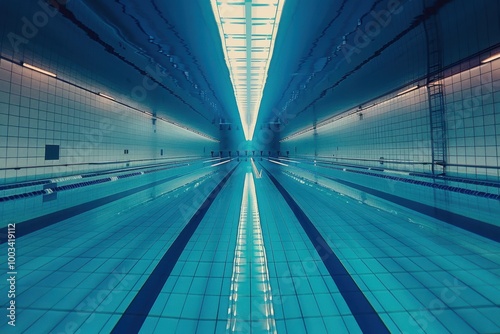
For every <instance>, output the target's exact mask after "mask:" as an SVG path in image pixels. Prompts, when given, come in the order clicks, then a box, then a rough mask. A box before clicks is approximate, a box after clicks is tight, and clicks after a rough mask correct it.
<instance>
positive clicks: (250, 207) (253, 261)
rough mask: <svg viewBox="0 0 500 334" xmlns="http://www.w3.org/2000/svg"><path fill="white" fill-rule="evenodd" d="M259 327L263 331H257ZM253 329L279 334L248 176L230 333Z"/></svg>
mask: <svg viewBox="0 0 500 334" xmlns="http://www.w3.org/2000/svg"><path fill="white" fill-rule="evenodd" d="M250 222H251V224H250ZM256 287H257V289H256ZM245 297H246V298H245ZM242 303H247V305H241V304H242ZM256 323H258V324H259V325H260V328H256V327H254V325H255V324H256ZM244 326H248V328H244ZM242 327H243V328H242ZM251 329H253V330H254V331H255V330H257V329H258V331H259V333H269V334H276V333H277V330H276V321H275V319H274V308H273V296H272V293H271V284H270V282H269V269H268V265H267V256H266V249H265V247H264V239H263V237H262V227H261V224H260V215H259V206H258V202H257V194H256V191H255V183H254V179H253V174H252V172H248V173H247V174H246V175H245V184H244V186H243V198H242V201H241V210H240V221H239V224H238V235H237V241H236V248H235V251H234V261H233V273H232V277H231V292H230V295H229V308H228V319H227V326H226V330H227V331H228V332H232V333H234V332H251Z"/></svg>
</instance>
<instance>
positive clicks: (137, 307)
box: [111, 165, 238, 334]
mask: <svg viewBox="0 0 500 334" xmlns="http://www.w3.org/2000/svg"><path fill="white" fill-rule="evenodd" d="M237 167H238V165H236V167H234V168H233V169H232V170H231V171H230V172H229V173H228V174H227V175H226V176H225V177H224V178H223V179H222V181H220V182H219V184H218V185H217V186H216V187H215V189H214V190H212V192H211V193H210V195H208V197H207V198H206V200H205V201H204V202H203V204H202V205H201V206H200V207H199V208H198V210H197V211H196V212H195V214H194V216H193V217H192V218H191V219H190V220H189V222H188V223H187V224H186V226H185V227H184V229H183V230H182V231H181V233H180V234H179V236H178V237H177V238H176V239H175V241H174V242H173V243H172V245H170V247H169V248H168V250H167V252H166V253H165V254H164V255H163V257H162V258H161V260H160V262H158V264H157V265H156V267H155V269H154V270H153V272H152V273H151V274H150V275H149V277H148V279H147V280H146V282H144V285H143V286H142V287H141V289H140V290H139V291H138V292H137V295H136V296H135V297H134V299H133V300H132V302H131V303H130V305H129V306H128V307H127V309H126V310H125V312H124V313H123V315H122V317H121V318H120V320H118V322H117V323H116V325H115V327H114V328H113V330H112V332H111V333H115V334H122V333H139V331H140V329H141V327H142V325H143V323H144V321H146V318H147V317H148V314H149V311H151V308H152V307H153V305H154V303H155V301H156V298H158V295H159V294H160V292H161V290H162V289H163V286H164V285H165V283H166V282H167V279H168V277H169V276H170V273H171V272H172V270H173V269H174V266H175V264H176V263H177V261H178V260H179V257H180V256H181V254H182V252H183V251H184V248H185V247H186V245H187V243H188V242H189V239H191V237H192V236H193V234H194V232H195V231H196V229H197V228H198V226H199V225H200V222H201V221H202V219H203V217H204V216H205V214H206V213H207V211H208V209H209V208H210V206H211V205H212V203H213V201H214V200H215V198H216V197H217V195H218V194H219V192H220V191H221V189H222V187H224V185H225V184H226V182H227V180H228V179H229V178H230V177H231V175H232V174H233V172H234V171H235V170H236V168H237Z"/></svg>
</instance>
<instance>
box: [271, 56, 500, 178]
mask: <svg viewBox="0 0 500 334" xmlns="http://www.w3.org/2000/svg"><path fill="white" fill-rule="evenodd" d="M463 68H466V69H463ZM445 75H446V77H445V79H444V80H443V85H444V91H445V123H446V142H447V160H448V161H447V162H448V163H449V164H451V166H449V167H447V174H449V175H459V176H465V177H470V178H482V179H484V178H488V179H492V180H495V181H498V180H500V174H499V173H500V168H499V167H500V152H499V151H498V147H499V136H500V135H499V134H500V132H499V131H500V123H499V122H500V121H499V119H500V117H499V116H498V114H499V110H500V95H499V94H500V59H497V60H494V61H492V62H489V63H486V64H481V65H477V64H476V65H474V64H473V63H472V61H471V62H470V64H469V62H466V63H464V64H462V67H460V66H458V67H455V68H453V69H451V70H448V71H447V72H446V73H445ZM375 102H376V103H377V104H376V105H374V106H372V107H368V108H366V109H364V110H361V111H360V112H357V113H353V114H351V115H349V116H346V117H344V118H341V119H339V120H337V121H334V122H332V123H329V124H327V125H325V126H321V127H319V128H318V129H317V130H315V131H309V132H306V133H304V134H302V135H299V136H296V137H292V138H291V139H288V140H286V141H284V142H282V143H281V147H280V149H281V151H282V152H285V151H289V152H290V154H291V155H292V156H294V155H295V156H304V157H313V158H314V157H320V158H327V159H331V160H332V161H334V162H339V163H350V164H358V165H365V166H380V164H381V162H383V161H382V160H386V162H383V163H384V166H387V167H389V168H394V169H400V170H407V171H416V172H430V165H428V163H429V162H431V161H432V159H431V154H432V152H431V144H430V143H431V142H430V123H429V117H430V116H429V111H428V109H429V106H428V98H427V90H426V88H425V87H421V88H419V89H415V90H413V91H411V92H409V93H406V94H404V95H401V96H393V95H388V96H385V97H382V98H381V99H379V100H378V101H375ZM360 114H362V115H363V116H362V119H361V117H360V116H359V115H360ZM363 159H367V160H376V161H363ZM377 160H378V161H377ZM387 160H394V161H398V162H400V163H398V164H391V163H390V162H387ZM406 161H407V162H410V163H413V164H405V163H404V162H406ZM420 163H427V164H420ZM453 165H461V166H453ZM487 167H489V168H487Z"/></svg>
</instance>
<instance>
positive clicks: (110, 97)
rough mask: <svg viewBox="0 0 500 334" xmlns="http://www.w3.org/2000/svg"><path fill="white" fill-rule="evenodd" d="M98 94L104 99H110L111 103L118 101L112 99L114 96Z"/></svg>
mask: <svg viewBox="0 0 500 334" xmlns="http://www.w3.org/2000/svg"><path fill="white" fill-rule="evenodd" d="M98 94H99V95H100V96H102V97H105V98H107V99H110V100H111V101H116V99H115V98H114V97H112V96H109V95H106V94H103V93H101V92H99V93H98Z"/></svg>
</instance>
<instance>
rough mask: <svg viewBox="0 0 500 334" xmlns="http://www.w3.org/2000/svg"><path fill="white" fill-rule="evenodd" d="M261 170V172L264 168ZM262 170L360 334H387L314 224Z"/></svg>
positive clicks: (275, 181) (378, 317)
mask: <svg viewBox="0 0 500 334" xmlns="http://www.w3.org/2000/svg"><path fill="white" fill-rule="evenodd" d="M261 166H262V165H261ZM262 167H263V168H264V166H262ZM264 170H265V171H266V172H267V175H269V178H270V180H271V181H272V182H273V184H274V185H275V186H276V188H277V189H278V191H279V192H280V193H281V195H282V196H283V198H284V199H285V201H286V202H287V204H288V206H289V207H290V209H292V211H293V213H294V214H295V216H296V217H297V220H298V221H299V223H300V225H302V228H303V229H304V231H305V232H306V234H307V236H308V237H309V239H310V240H311V242H312V243H313V245H314V248H315V249H316V251H317V252H318V255H319V256H320V257H321V260H322V261H323V263H324V265H325V267H326V269H327V270H328V272H329V273H330V276H331V277H332V279H333V281H334V282H335V284H336V285H337V288H338V289H339V291H340V293H341V295H342V297H343V298H344V300H345V302H346V303H347V306H349V309H350V310H351V313H352V315H353V316H354V318H355V319H356V322H357V323H358V325H359V327H360V328H361V330H362V331H363V333H376V334H380V333H390V332H389V329H388V328H387V326H386V325H385V324H384V322H383V320H382V319H381V318H380V316H379V314H378V313H377V311H375V309H374V308H373V306H372V305H371V304H370V302H369V301H368V299H367V298H366V296H365V295H364V294H363V292H362V291H361V290H360V288H359V287H358V285H357V284H356V282H355V281H354V279H353V278H352V276H351V275H350V274H349V272H348V271H347V269H346V268H345V267H344V265H343V264H342V262H341V261H340V259H339V258H338V257H337V255H336V254H335V252H334V251H333V250H332V249H331V247H330V246H329V245H328V243H327V242H326V240H325V239H324V238H323V236H322V235H321V233H320V232H319V231H318V229H317V228H316V227H315V226H314V224H313V222H312V221H311V220H310V219H309V217H307V215H306V214H305V212H304V211H302V209H301V208H300V207H299V205H298V204H297V202H295V200H294V199H293V198H292V196H291V195H290V194H289V193H288V191H286V189H285V188H284V187H283V186H282V185H281V184H280V183H279V181H278V180H276V178H275V177H274V176H273V175H272V174H271V173H270V172H269V171H268V170H267V169H266V168H264Z"/></svg>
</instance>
